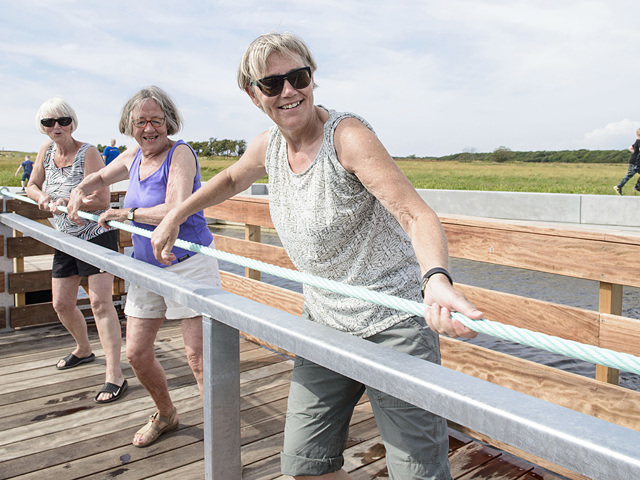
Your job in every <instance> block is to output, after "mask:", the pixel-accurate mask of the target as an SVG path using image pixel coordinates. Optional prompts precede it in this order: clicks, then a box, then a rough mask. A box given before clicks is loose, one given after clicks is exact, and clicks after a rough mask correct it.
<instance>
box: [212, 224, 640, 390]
mask: <svg viewBox="0 0 640 480" xmlns="http://www.w3.org/2000/svg"><path fill="white" fill-rule="evenodd" d="M210 228H211V231H212V232H213V233H215V234H218V235H226V236H229V237H234V238H244V228H239V227H234V226H222V225H211V226H210ZM262 242H263V243H267V244H270V245H276V246H282V244H281V243H280V240H279V238H278V236H277V234H276V233H274V232H271V231H267V232H265V231H263V232H262ZM450 267H451V273H452V275H453V277H454V278H455V280H456V282H460V283H463V284H466V285H473V286H476V287H481V288H487V289H490V290H496V291H499V292H504V293H510V294H513V295H520V296H523V297H528V298H534V299H537V300H543V301H547V302H553V303H558V304H562V305H568V306H572V307H578V308H584V309H588V310H595V311H597V310H598V302H599V291H598V289H599V284H598V282H595V281H591V280H582V279H577V278H571V277H564V276H561V275H554V274H548V273H541V272H534V271H530V270H522V269H518V268H512V267H503V266H500V265H492V264H487V263H482V262H474V261H470V260H461V259H456V258H452V259H451V262H450ZM220 269H221V270H224V271H227V272H231V273H235V274H237V275H244V267H240V266H238V265H235V264H232V263H228V262H222V261H221V262H220ZM262 280H263V281H264V282H266V283H269V284H271V285H276V286H279V287H282V288H287V289H289V290H293V291H295V292H302V286H301V284H299V283H297V282H293V281H290V280H286V279H282V278H279V277H274V276H272V275H267V274H264V273H263V274H262ZM622 306H623V310H622V315H623V316H625V317H630V318H640V289H638V288H632V287H624V289H623V303H622ZM466 341H469V342H471V343H473V344H474V345H478V346H481V347H485V348H489V349H491V350H495V351H498V352H501V353H505V354H508V355H513V356H515V357H518V358H522V359H524V360H529V361H532V362H536V363H540V364H543V365H547V366H550V367H554V368H558V369H560V370H564V371H567V372H571V373H574V374H577V375H582V376H585V377H588V378H595V371H596V367H595V365H593V364H591V363H587V362H583V361H581V360H575V359H572V358H568V357H565V356H563V355H557V354H554V353H549V352H546V351H544V350H539V349H537V348H533V347H527V346H524V345H520V344H518V343H514V342H508V341H505V340H501V339H497V338H494V337H491V336H488V335H484V334H480V335H478V337H477V338H475V339H473V340H466ZM620 385H621V386H623V387H626V388H629V389H631V390H636V391H640V375H636V374H633V373H627V372H620Z"/></svg>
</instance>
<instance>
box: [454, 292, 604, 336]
mask: <svg viewBox="0 0 640 480" xmlns="http://www.w3.org/2000/svg"><path fill="white" fill-rule="evenodd" d="M455 286H456V288H457V289H458V290H460V291H461V292H462V293H464V294H465V296H466V297H467V299H468V300H469V301H470V302H471V303H473V304H474V305H475V306H476V307H478V309H479V310H481V311H482V312H484V314H485V317H486V318H489V319H491V320H493V321H496V322H499V323H504V324H506V325H512V326H515V327H520V328H524V329H527V330H531V331H534V332H540V333H545V334H547V335H553V336H554V337H559V338H564V339H566V340H574V341H576V342H580V343H585V344H587V345H597V344H598V330H599V326H598V317H599V314H598V312H595V311H593V310H586V309H582V308H576V307H569V306H566V305H560V304H557V303H551V302H545V301H543V300H536V299H533V298H527V297H521V296H518V295H513V294H509V293H503V292H497V291H494V290H487V289H484V288H479V287H473V286H470V285H463V284H460V283H456V284H455ZM557 319H562V321H557Z"/></svg>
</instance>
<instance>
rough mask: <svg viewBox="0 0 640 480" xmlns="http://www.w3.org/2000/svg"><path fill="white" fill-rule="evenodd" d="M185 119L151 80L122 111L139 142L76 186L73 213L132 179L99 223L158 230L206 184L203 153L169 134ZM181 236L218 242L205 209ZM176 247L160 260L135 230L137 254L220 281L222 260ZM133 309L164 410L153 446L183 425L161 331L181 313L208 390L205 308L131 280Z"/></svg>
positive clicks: (142, 434)
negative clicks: (119, 203)
mask: <svg viewBox="0 0 640 480" xmlns="http://www.w3.org/2000/svg"><path fill="white" fill-rule="evenodd" d="M181 126H182V119H181V117H180V114H179V113H178V110H177V108H176V106H175V104H174V103H173V101H172V100H171V98H170V97H169V96H168V95H167V94H166V93H165V92H164V91H163V90H161V89H160V88H158V87H154V86H151V87H147V88H144V89H142V90H140V91H139V92H137V93H136V94H135V95H134V96H133V97H131V98H130V99H129V101H127V103H126V104H125V106H124V108H123V110H122V117H121V119H120V133H124V134H125V135H128V136H130V137H133V138H134V139H135V140H136V142H137V144H138V145H137V146H136V148H129V149H127V150H126V151H125V152H123V153H122V154H120V155H119V156H118V157H116V158H115V159H114V160H113V161H112V162H111V163H109V165H107V166H106V167H105V168H104V169H102V170H100V171H99V172H96V173H95V174H93V175H89V176H87V177H86V178H85V179H84V181H82V182H81V183H80V184H79V185H78V186H77V187H76V188H75V189H74V190H73V191H72V192H71V198H70V200H69V204H68V206H67V208H68V209H69V218H71V219H72V220H74V221H75V222H77V223H81V220H80V218H79V217H78V215H77V211H78V209H79V206H80V205H81V204H82V201H83V199H84V198H86V197H87V196H88V195H90V194H91V193H92V192H93V191H95V190H97V189H100V188H104V187H106V186H109V185H111V184H113V183H115V182H118V181H121V180H126V179H129V187H128V189H127V195H126V197H125V200H124V207H125V208H122V209H109V210H107V211H106V212H104V213H103V214H102V215H100V219H99V222H98V223H99V224H100V225H102V226H104V227H106V228H109V227H108V226H107V224H106V222H108V221H111V220H116V221H119V222H124V221H127V220H129V221H130V222H131V223H132V224H134V225H136V226H138V227H140V228H144V229H147V230H153V229H154V228H155V226H156V225H158V224H159V223H160V221H161V220H162V219H163V218H164V217H165V215H166V214H167V213H168V212H169V211H170V210H171V209H172V208H174V207H176V206H177V205H179V204H181V203H183V202H184V201H185V200H186V199H187V198H188V197H189V196H190V195H191V194H192V193H193V192H195V191H196V190H198V189H199V188H200V167H199V164H198V157H197V156H196V153H195V152H194V151H193V149H192V148H191V147H190V146H189V145H187V144H186V143H184V142H183V141H182V140H178V141H174V140H171V139H170V138H169V135H173V134H175V133H177V132H178V131H179V130H180V128H181ZM180 238H182V239H183V240H187V241H190V242H194V243H198V244H200V245H211V244H212V241H213V236H212V235H211V232H210V231H209V229H208V227H207V222H206V220H205V218H204V214H203V212H202V211H199V212H196V213H194V214H193V215H191V216H189V218H188V219H187V220H186V221H185V222H184V223H183V224H182V225H181V226H180ZM173 253H174V254H175V261H173V262H172V264H171V265H169V266H167V265H163V264H161V263H160V262H158V261H157V260H155V258H154V256H153V251H152V248H151V244H150V241H149V239H148V238H146V237H143V236H140V235H136V234H134V235H133V256H134V258H136V259H138V260H141V261H143V262H146V263H150V264H153V265H156V266H158V267H159V268H167V269H169V270H170V271H172V272H175V273H178V274H183V275H187V276H189V277H190V278H193V279H195V280H198V281H201V282H204V283H208V284H210V285H213V286H216V287H219V286H220V275H219V272H218V263H217V261H216V260H215V259H213V258H211V257H208V256H205V255H201V254H193V253H192V252H189V251H187V250H182V249H180V248H176V249H174V250H173ZM196 257H197V258H196ZM125 314H126V315H127V342H126V343H127V349H126V350H127V359H128V360H129V363H130V364H131V366H132V367H133V370H134V372H135V374H136V377H138V380H139V381H140V383H141V384H142V386H144V388H145V389H146V390H147V391H148V392H149V395H151V398H152V399H153V401H154V402H155V404H156V409H157V411H156V412H155V413H154V414H153V415H152V416H151V417H150V419H149V421H148V422H147V424H146V425H144V426H143V427H142V428H141V429H140V430H139V431H138V432H136V434H135V436H134V438H133V444H134V445H135V446H137V447H145V446H147V445H149V444H151V443H152V442H154V441H155V440H156V439H157V438H158V437H159V436H160V435H161V434H162V433H164V432H168V431H171V430H175V429H176V428H177V427H178V412H177V409H176V407H175V406H174V404H173V402H172V401H171V396H170V394H169V389H168V386H167V380H166V376H165V373H164V370H163V368H162V366H161V365H160V363H159V362H158V360H157V359H156V357H155V352H154V342H155V338H156V334H157V333H158V330H159V328H160V326H161V325H162V322H163V321H164V319H165V318H167V319H180V320H181V323H182V334H183V338H184V344H185V350H186V354H187V359H188V361H189V366H190V367H191V370H192V371H193V374H194V375H195V378H196V381H197V382H198V388H199V390H200V394H201V395H202V380H203V378H202V377H203V367H202V315H201V313H199V312H196V311H194V310H191V309H189V308H187V307H184V306H182V305H180V304H177V303H175V302H173V301H171V300H169V299H165V298H164V297H162V296H160V295H158V294H156V293H155V292H152V291H150V290H147V289H146V288H142V287H140V286H137V285H130V286H129V290H128V292H127V302H126V305H125Z"/></svg>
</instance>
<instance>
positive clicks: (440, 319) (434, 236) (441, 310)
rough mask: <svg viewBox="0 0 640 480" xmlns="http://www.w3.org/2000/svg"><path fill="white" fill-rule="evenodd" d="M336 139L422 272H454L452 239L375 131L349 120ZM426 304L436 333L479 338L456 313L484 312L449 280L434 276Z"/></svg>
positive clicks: (341, 157)
mask: <svg viewBox="0 0 640 480" xmlns="http://www.w3.org/2000/svg"><path fill="white" fill-rule="evenodd" d="M334 140H335V145H336V153H337V154H338V159H339V161H340V163H341V164H342V165H343V167H344V168H345V170H347V171H348V172H350V173H352V174H354V175H356V176H357V177H358V179H359V180H360V181H361V182H362V184H363V185H364V186H365V188H366V189H367V190H368V191H369V192H371V194H372V195H374V196H375V197H376V198H377V199H378V200H379V201H380V202H381V203H382V205H383V206H384V207H385V208H386V209H387V210H389V212H391V214H392V215H393V216H394V217H395V218H396V219H397V220H398V222H399V223H400V225H401V226H402V228H403V229H404V231H405V232H406V233H407V235H408V236H409V238H410V239H411V243H412V244H413V248H414V250H415V253H416V257H417V259H418V263H419V264H420V268H421V270H422V272H423V273H425V272H426V271H428V270H429V269H431V268H433V267H443V268H445V269H448V267H449V252H448V247H447V240H446V237H445V234H444V230H443V228H442V225H441V224H440V220H439V219H438V216H437V215H436V213H435V212H434V211H433V210H432V209H431V208H430V207H429V206H428V205H427V204H426V203H425V202H424V201H423V200H422V198H421V197H420V195H418V192H416V190H415V189H414V188H413V186H412V185H411V183H410V182H409V180H408V179H407V178H406V177H405V176H404V174H403V173H402V171H401V170H400V169H399V168H398V166H397V165H396V163H395V161H394V160H393V158H391V156H390V155H389V153H388V152H387V151H386V149H385V148H384V146H383V145H382V143H381V142H380V141H379V140H378V138H377V137H376V136H375V135H374V134H373V132H371V131H370V130H369V129H368V128H367V127H366V126H365V125H364V124H362V122H360V121H359V120H357V119H355V118H347V119H345V120H343V121H342V122H340V124H339V125H338V127H337V129H336V133H335V137H334ZM425 303H426V304H427V305H429V306H428V307H427V309H426V312H425V318H426V320H427V323H428V324H429V326H430V328H431V329H432V330H434V331H436V332H438V333H445V334H447V335H450V336H452V337H458V336H465V337H470V338H471V337H474V336H476V335H477V334H476V333H475V332H472V331H471V330H469V329H467V328H466V327H464V326H463V325H462V324H461V323H460V322H458V321H452V320H451V318H450V312H451V311H459V312H460V313H462V314H464V315H466V316H468V317H469V318H481V317H482V313H481V312H479V311H478V310H477V309H476V308H475V307H474V306H473V305H472V304H471V303H469V302H468V301H467V300H466V298H465V297H464V295H462V293H461V292H459V291H457V290H455V289H454V288H452V286H451V285H450V283H449V281H448V279H447V278H446V277H445V276H444V275H442V274H436V275H434V276H433V277H431V279H430V280H429V282H428V284H427V288H426V291H425Z"/></svg>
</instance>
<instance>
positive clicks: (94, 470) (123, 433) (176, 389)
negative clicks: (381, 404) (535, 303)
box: [0, 322, 561, 480]
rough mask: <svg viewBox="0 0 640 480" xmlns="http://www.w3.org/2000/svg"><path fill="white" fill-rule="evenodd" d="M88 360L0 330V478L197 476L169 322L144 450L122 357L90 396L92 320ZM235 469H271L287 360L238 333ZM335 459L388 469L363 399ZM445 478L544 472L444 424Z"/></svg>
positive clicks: (362, 471)
mask: <svg viewBox="0 0 640 480" xmlns="http://www.w3.org/2000/svg"><path fill="white" fill-rule="evenodd" d="M90 338H91V341H92V344H93V346H94V352H95V354H96V356H97V360H96V361H95V362H93V363H91V364H88V365H84V366H81V367H78V368H74V369H71V370H67V371H57V370H56V369H55V368H54V364H55V363H56V362H57V360H58V359H59V358H61V357H63V356H64V355H66V354H67V353H68V352H69V351H70V349H71V348H73V341H72V339H71V336H70V335H69V334H68V333H67V332H66V331H65V330H64V329H63V328H62V327H61V326H60V325H51V326H43V327H36V328H31V329H24V330H21V331H16V332H13V333H3V334H0V360H1V362H0V385H1V390H0V419H1V422H0V478H1V479H9V478H12V479H13V478H19V479H38V480H49V479H76V478H83V479H114V478H115V479H118V480H125V479H126V480H129V479H147V478H153V479H174V478H181V479H201V478H204V461H203V427H202V422H203V417H202V404H201V399H200V396H199V394H198V389H197V387H196V385H195V380H194V378H193V376H192V375H191V372H190V369H189V367H188V365H187V363H186V359H185V356H184V350H183V346H184V345H183V342H182V335H181V331H180V327H179V324H178V323H177V322H167V323H166V324H165V325H164V326H163V328H162V329H161V331H160V333H159V335H158V339H157V341H156V350H157V355H158V358H159V359H160V361H161V362H162V364H163V366H164V369H165V371H166V373H167V377H168V381H169V387H170V390H171V394H172V398H173V400H174V402H175V404H176V405H177V408H178V411H179V414H180V428H179V429H178V430H177V431H175V432H172V433H169V434H166V435H163V436H162V437H161V439H160V440H158V441H157V442H156V443H155V444H153V445H152V446H151V447H149V448H136V447H134V446H133V445H131V443H130V442H131V439H132V437H133V434H134V432H135V431H136V430H137V429H138V428H139V427H140V426H142V425H143V424H144V423H145V421H146V419H147V417H148V416H149V415H150V414H151V413H153V411H154V407H153V403H152V402H151V400H150V398H149V396H148V395H147V394H146V392H145V391H144V389H143V388H142V386H141V385H140V384H139V383H138V381H137V380H136V378H135V376H134V375H133V373H132V371H131V367H130V366H128V364H127V363H126V359H125V358H124V351H123V366H126V368H125V376H127V378H128V381H129V389H128V391H127V392H126V394H125V397H124V398H123V399H121V400H119V401H117V402H115V403H111V404H107V405H98V404H96V403H94V401H93V398H94V396H95V394H96V392H97V391H98V389H99V388H100V386H101V385H102V382H103V381H104V376H103V373H104V355H103V352H102V349H101V347H100V343H99V341H98V337H97V333H96V330H95V327H94V326H93V325H92V324H91V325H90ZM240 360H241V363H240V367H241V395H242V401H241V410H242V445H243V447H242V461H243V465H244V472H243V479H245V480H248V479H255V480H258V479H274V478H290V477H281V476H280V473H279V451H280V448H281V445H282V435H283V434H282V430H283V426H284V418H285V417H284V415H285V409H286V401H287V394H288V390H289V379H290V373H291V368H292V362H291V361H290V360H289V359H287V358H285V357H283V356H281V355H278V354H275V353H273V352H271V351H270V350H267V349H265V348H262V347H259V346H257V345H255V344H253V343H251V342H248V341H245V340H242V341H241V358H240ZM350 435H351V437H350V441H349V448H348V450H347V451H346V454H345V456H346V465H345V468H346V469H347V470H348V471H350V472H351V474H352V476H353V477H354V478H355V479H358V480H365V479H381V478H388V477H387V473H386V467H385V461H384V447H383V446H382V442H381V440H380V437H379V436H378V431H377V428H376V426H375V421H374V419H373V416H372V413H371V408H370V405H369V403H368V401H367V400H366V398H364V399H363V401H362V402H361V403H360V405H359V406H358V407H357V409H356V411H355V413H354V416H353V420H352V425H351V431H350ZM450 460H451V467H452V474H453V478H455V479H464V480H470V479H492V480H495V479H505V480H506V479H522V480H532V479H546V480H555V479H559V478H561V477H558V476H555V475H553V474H550V473H548V472H547V471H543V470H541V469H539V468H535V467H534V466H533V465H531V464H528V463H525V462H524V461H522V460H520V459H517V458H515V457H513V456H511V455H509V454H506V453H504V452H501V451H499V450H496V449H494V448H492V447H489V446H486V445H483V444H479V443H474V442H472V441H471V439H470V438H469V437H466V436H464V435H462V434H459V433H457V432H455V431H454V430H451V431H450Z"/></svg>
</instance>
